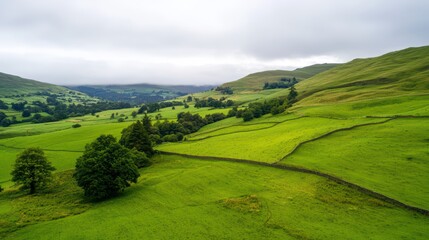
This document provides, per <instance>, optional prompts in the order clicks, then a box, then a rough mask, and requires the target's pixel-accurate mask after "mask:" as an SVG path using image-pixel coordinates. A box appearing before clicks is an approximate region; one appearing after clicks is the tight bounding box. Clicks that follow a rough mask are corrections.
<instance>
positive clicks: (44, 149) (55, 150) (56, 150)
mask: <svg viewBox="0 0 429 240" xmlns="http://www.w3.org/2000/svg"><path fill="white" fill-rule="evenodd" d="M0 147H4V148H12V149H17V150H24V149H27V148H25V147H13V146H8V145H4V144H0ZM40 149H42V150H43V151H47V152H75V153H83V150H82V151H79V150H62V149H47V148H40Z"/></svg>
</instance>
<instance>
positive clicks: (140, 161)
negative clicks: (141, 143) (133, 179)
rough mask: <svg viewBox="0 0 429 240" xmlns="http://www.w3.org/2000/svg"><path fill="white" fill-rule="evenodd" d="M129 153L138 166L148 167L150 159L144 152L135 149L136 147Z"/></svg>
mask: <svg viewBox="0 0 429 240" xmlns="http://www.w3.org/2000/svg"><path fill="white" fill-rule="evenodd" d="M131 153H132V154H133V155H134V156H133V161H134V164H135V165H136V166H137V167H138V168H143V167H148V166H150V164H151V163H150V160H149V158H148V157H147V155H146V154H145V153H144V152H140V151H137V150H136V149H132V150H131Z"/></svg>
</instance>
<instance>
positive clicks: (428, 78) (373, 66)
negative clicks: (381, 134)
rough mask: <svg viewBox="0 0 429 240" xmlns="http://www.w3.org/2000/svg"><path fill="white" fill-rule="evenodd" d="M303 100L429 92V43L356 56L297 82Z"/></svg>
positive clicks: (331, 99)
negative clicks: (360, 56) (361, 57)
mask: <svg viewBox="0 0 429 240" xmlns="http://www.w3.org/2000/svg"><path fill="white" fill-rule="evenodd" d="M296 87H297V89H298V92H300V98H301V99H303V98H304V99H303V101H302V103H307V104H308V103H312V104H314V103H322V102H324V103H326V102H343V101H354V100H364V99H371V98H378V97H385V96H390V97H391V96H398V95H410V94H411V95H415V94H427V91H428V90H429V46H424V47H416V48H407V49H404V50H401V51H396V52H391V53H388V54H385V55H382V56H380V57H374V58H368V59H355V60H353V61H351V62H349V63H346V64H342V65H340V66H337V67H335V68H333V69H330V70H328V71H326V72H323V73H320V74H318V75H316V76H314V77H311V78H309V79H307V80H306V81H303V82H300V83H298V84H297V85H296Z"/></svg>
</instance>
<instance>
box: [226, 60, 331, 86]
mask: <svg viewBox="0 0 429 240" xmlns="http://www.w3.org/2000/svg"><path fill="white" fill-rule="evenodd" d="M337 65H338V64H315V65H312V66H308V67H305V68H298V69H295V70H293V71H286V70H272V71H264V72H258V73H253V74H249V75H247V76H245V77H243V78H241V79H238V80H236V81H233V82H229V83H225V84H223V85H222V86H224V87H231V88H232V89H234V90H237V91H249V90H251V91H252V90H262V88H263V86H264V83H265V82H277V81H279V80H280V79H281V78H292V77H296V79H297V80H303V79H307V78H309V77H311V76H314V75H316V74H318V73H321V72H324V71H326V70H328V69H331V68H333V67H335V66H337Z"/></svg>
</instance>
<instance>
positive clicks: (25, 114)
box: [22, 109, 31, 117]
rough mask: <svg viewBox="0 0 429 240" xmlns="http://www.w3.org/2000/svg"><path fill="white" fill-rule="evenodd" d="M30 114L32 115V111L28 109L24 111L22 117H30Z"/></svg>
mask: <svg viewBox="0 0 429 240" xmlns="http://www.w3.org/2000/svg"><path fill="white" fill-rule="evenodd" d="M30 116H31V112H30V111H28V110H27V109H26V110H24V111H23V112H22V117H30Z"/></svg>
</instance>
